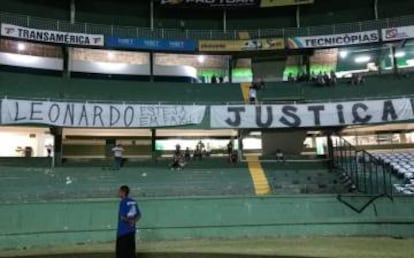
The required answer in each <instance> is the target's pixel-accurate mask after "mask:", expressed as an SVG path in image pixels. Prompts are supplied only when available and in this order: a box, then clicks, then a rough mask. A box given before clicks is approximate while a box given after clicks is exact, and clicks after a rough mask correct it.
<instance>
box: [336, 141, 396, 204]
mask: <svg viewBox="0 0 414 258" xmlns="http://www.w3.org/2000/svg"><path fill="white" fill-rule="evenodd" d="M333 163H334V166H335V168H336V169H339V170H340V171H342V179H343V180H344V183H345V185H346V186H348V187H349V190H351V191H356V192H358V193H361V194H366V195H378V196H379V195H384V196H389V197H391V196H393V186H392V180H391V174H392V173H391V171H390V167H388V166H386V165H385V164H384V163H383V162H381V161H380V160H379V159H377V158H376V157H374V156H373V155H371V154H370V153H368V152H366V151H364V150H358V149H356V148H355V147H354V146H353V145H352V144H350V143H349V142H347V141H346V140H345V139H344V138H342V137H340V136H337V137H335V141H334V147H333Z"/></svg>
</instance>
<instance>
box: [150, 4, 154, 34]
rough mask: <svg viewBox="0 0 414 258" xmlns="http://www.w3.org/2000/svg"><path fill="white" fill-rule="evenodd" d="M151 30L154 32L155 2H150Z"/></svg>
mask: <svg viewBox="0 0 414 258" xmlns="http://www.w3.org/2000/svg"><path fill="white" fill-rule="evenodd" d="M150 28H151V31H154V0H151V1H150Z"/></svg>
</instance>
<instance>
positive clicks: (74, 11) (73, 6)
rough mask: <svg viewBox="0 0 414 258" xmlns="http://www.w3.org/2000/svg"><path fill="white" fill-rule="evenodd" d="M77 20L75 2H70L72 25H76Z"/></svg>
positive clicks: (73, 0)
mask: <svg viewBox="0 0 414 258" xmlns="http://www.w3.org/2000/svg"><path fill="white" fill-rule="evenodd" d="M75 19H76V3H75V0H70V23H72V24H73V23H75Z"/></svg>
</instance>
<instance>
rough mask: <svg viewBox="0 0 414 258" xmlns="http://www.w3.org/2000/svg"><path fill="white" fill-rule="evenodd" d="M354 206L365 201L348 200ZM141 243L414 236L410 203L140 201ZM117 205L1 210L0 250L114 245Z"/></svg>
mask: <svg viewBox="0 0 414 258" xmlns="http://www.w3.org/2000/svg"><path fill="white" fill-rule="evenodd" d="M347 201H348V202H351V203H352V204H353V205H355V206H356V207H358V208H360V207H362V206H363V205H364V204H365V203H366V202H367V201H368V198H363V197H352V198H351V197H349V198H347ZM139 203H140V206H141V209H142V212H143V220H142V223H141V224H140V228H141V229H140V233H139V237H140V238H141V239H143V240H164V239H189V238H191V239H195V238H236V237H253V236H262V237H263V236H309V235H341V236H346V235H387V236H414V198H410V197H396V198H394V200H393V201H391V200H390V199H385V198H383V199H378V200H377V201H376V202H375V203H374V204H373V205H371V206H369V207H368V208H367V209H366V210H364V212H362V213H360V214H359V213H356V212H355V211H353V210H351V209H350V208H348V207H347V206H345V205H344V204H342V203H340V202H339V201H338V200H337V199H336V196H329V195H326V196H311V195H310V196H295V197H293V196H285V197H283V196H279V197H275V196H273V197H263V198H259V197H240V198H231V197H226V198H180V199H172V198H171V199H143V200H140V201H139ZM116 213H117V201H116V200H102V201H93V200H91V201H88V200H83V201H76V202H75V201H73V202H71V201H62V202H48V203H21V204H16V203H14V204H0V228H1V233H0V249H11V248H22V247H30V246H37V245H40V246H42V245H65V244H74V243H85V242H102V241H112V240H113V239H114V236H115V231H114V230H115V226H116Z"/></svg>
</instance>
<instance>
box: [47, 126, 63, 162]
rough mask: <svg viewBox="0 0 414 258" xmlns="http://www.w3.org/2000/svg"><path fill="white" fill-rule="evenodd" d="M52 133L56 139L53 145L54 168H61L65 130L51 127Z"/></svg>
mask: <svg viewBox="0 0 414 258" xmlns="http://www.w3.org/2000/svg"><path fill="white" fill-rule="evenodd" d="M49 130H50V133H51V134H52V135H53V138H54V145H53V163H54V164H53V166H61V165H62V152H63V148H62V141H63V136H62V135H63V130H62V128H61V127H50V128H49Z"/></svg>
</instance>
